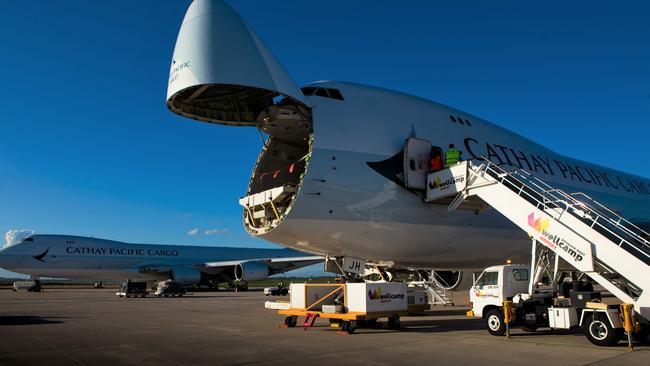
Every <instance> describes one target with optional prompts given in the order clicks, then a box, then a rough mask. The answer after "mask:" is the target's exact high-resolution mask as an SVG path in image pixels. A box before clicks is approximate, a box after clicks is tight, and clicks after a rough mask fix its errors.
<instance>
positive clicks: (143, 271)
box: [0, 235, 322, 285]
mask: <svg viewBox="0 0 650 366" xmlns="http://www.w3.org/2000/svg"><path fill="white" fill-rule="evenodd" d="M320 261H322V257H319V256H311V255H305V254H304V253H300V252H296V251H294V250H291V249H257V248H234V247H205V246H183V245H153V244H130V243H123V242H119V241H113V240H105V239H97V238H88V237H82V236H70V235H32V236H30V237H28V238H25V239H23V240H22V241H21V242H19V243H17V244H14V245H9V246H7V247H4V248H3V249H2V250H0V267H2V268H4V269H8V270H11V271H14V272H18V273H24V274H28V275H30V276H32V278H40V277H56V278H68V279H96V280H125V279H131V280H134V281H159V280H167V279H173V280H176V281H179V282H181V283H182V284H184V285H191V284H203V283H207V282H208V281H216V282H227V281H233V280H240V281H241V280H243V281H255V280H261V279H265V278H267V277H268V276H271V275H274V274H278V273H284V272H287V271H291V270H293V269H297V268H301V267H305V266H308V265H311V264H315V263H318V262H320Z"/></svg>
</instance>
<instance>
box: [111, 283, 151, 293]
mask: <svg viewBox="0 0 650 366" xmlns="http://www.w3.org/2000/svg"><path fill="white" fill-rule="evenodd" d="M115 295H116V296H118V297H147V295H149V291H147V283H146V282H133V281H126V282H124V283H122V284H121V285H120V288H119V289H118V290H117V292H116V293H115Z"/></svg>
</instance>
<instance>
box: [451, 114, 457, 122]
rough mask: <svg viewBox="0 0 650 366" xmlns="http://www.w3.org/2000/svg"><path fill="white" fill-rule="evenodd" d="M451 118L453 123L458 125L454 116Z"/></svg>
mask: <svg viewBox="0 0 650 366" xmlns="http://www.w3.org/2000/svg"><path fill="white" fill-rule="evenodd" d="M449 118H450V119H451V121H452V122H454V123H458V121H456V118H454V116H452V115H450V116H449Z"/></svg>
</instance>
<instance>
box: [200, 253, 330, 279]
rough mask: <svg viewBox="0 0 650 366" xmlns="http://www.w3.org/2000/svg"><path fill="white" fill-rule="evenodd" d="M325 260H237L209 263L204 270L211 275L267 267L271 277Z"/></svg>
mask: <svg viewBox="0 0 650 366" xmlns="http://www.w3.org/2000/svg"><path fill="white" fill-rule="evenodd" d="M323 260H324V258H323V257H321V256H309V257H284V258H257V259H246V260H235V261H216V262H208V263H205V264H204V267H203V268H204V270H205V271H206V272H208V273H209V272H211V271H214V270H216V271H222V270H224V269H227V268H235V269H236V268H240V269H245V268H246V267H249V266H253V265H266V266H267V267H268V268H269V275H274V274H278V273H284V272H288V271H291V270H294V269H298V268H302V267H307V266H310V265H312V264H316V263H319V262H322V261H323Z"/></svg>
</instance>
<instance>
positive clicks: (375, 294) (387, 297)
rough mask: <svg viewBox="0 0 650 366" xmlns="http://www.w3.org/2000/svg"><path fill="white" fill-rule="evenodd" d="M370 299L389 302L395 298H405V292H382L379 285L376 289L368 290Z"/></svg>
mask: <svg viewBox="0 0 650 366" xmlns="http://www.w3.org/2000/svg"><path fill="white" fill-rule="evenodd" d="M368 299H370V300H381V302H389V301H391V300H393V299H399V300H402V299H404V294H393V293H390V292H389V293H387V294H382V293H381V287H377V289H376V290H375V291H373V290H368Z"/></svg>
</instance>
